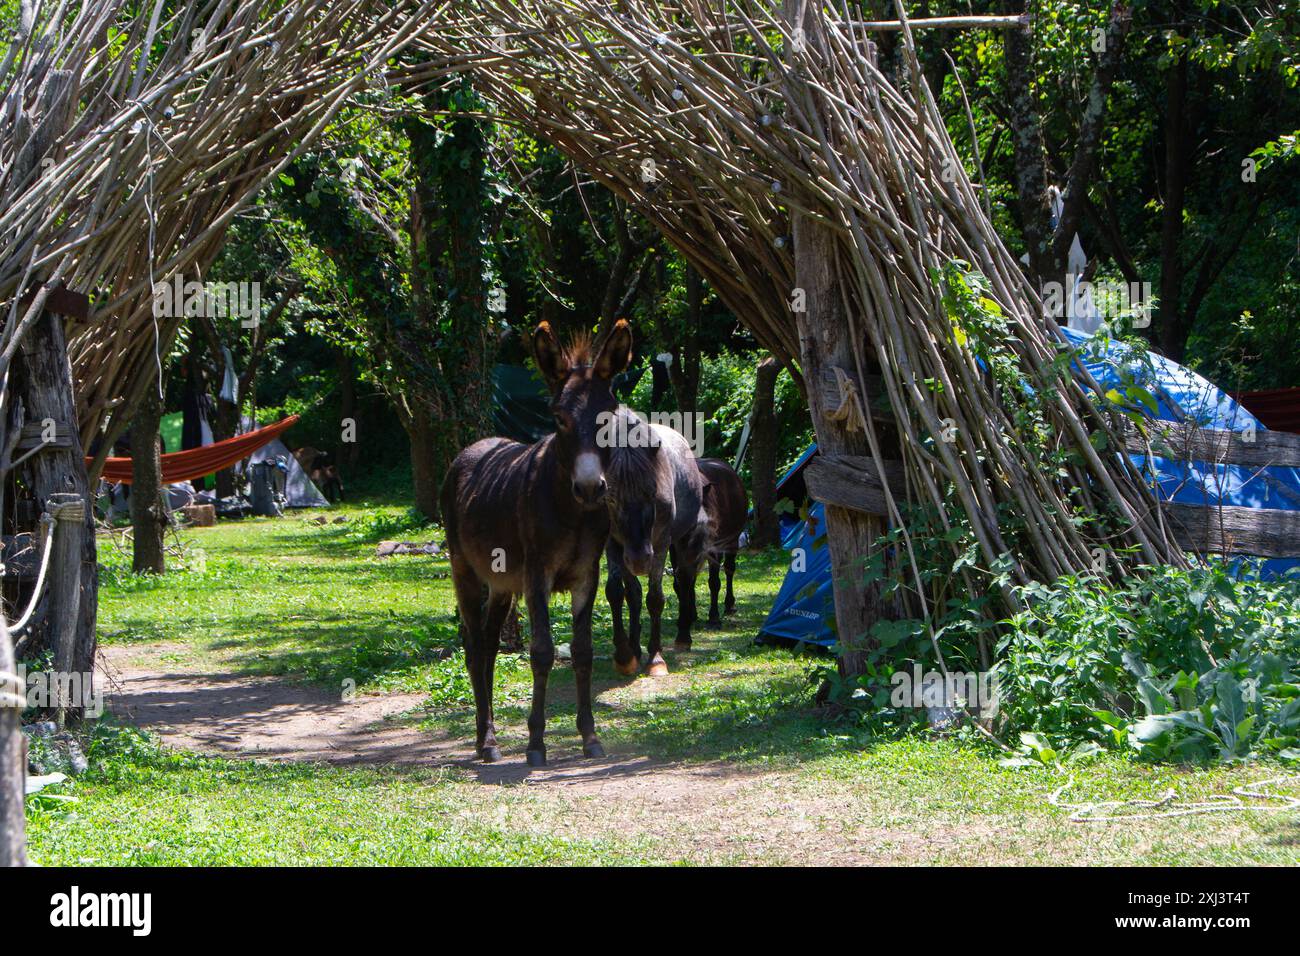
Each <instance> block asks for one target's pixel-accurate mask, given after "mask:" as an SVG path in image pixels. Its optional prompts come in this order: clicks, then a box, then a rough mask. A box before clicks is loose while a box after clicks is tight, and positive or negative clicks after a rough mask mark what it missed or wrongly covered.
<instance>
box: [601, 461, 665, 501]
mask: <svg viewBox="0 0 1300 956" xmlns="http://www.w3.org/2000/svg"><path fill="white" fill-rule="evenodd" d="M659 461H660V456H659V455H657V454H655V451H654V449H651V448H640V447H636V446H621V447H617V448H614V449H613V450H612V451H611V453H610V456H609V467H608V468H607V469H606V474H607V475H608V476H609V486H608V488H607V489H606V491H605V495H606V497H607V498H608V500H609V506H610V509H611V512H614V513H617V512H618V511H620V510H622V508H623V507H624V505H625V504H627V503H631V502H636V503H638V504H644V503H645V502H647V501H654V500H655V495H656V494H657V492H658V490H659Z"/></svg>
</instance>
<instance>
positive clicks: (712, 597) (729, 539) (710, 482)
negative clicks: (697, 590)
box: [695, 458, 749, 627]
mask: <svg viewBox="0 0 1300 956" xmlns="http://www.w3.org/2000/svg"><path fill="white" fill-rule="evenodd" d="M695 464H696V466H698V467H699V469H700V474H701V475H702V476H703V478H704V510H705V511H707V512H708V515H709V627H720V626H721V625H722V618H721V617H719V616H718V590H719V589H720V587H721V586H722V582H721V580H720V578H719V575H718V566H719V565H720V564H722V565H724V566H725V567H726V570H727V600H726V605H725V608H724V613H726V614H731V613H733V612H734V611H735V610H736V594H735V592H734V591H733V590H732V579H733V578H734V577H735V576H736V552H737V551H739V550H740V533H741V532H742V531H743V530H745V518H746V516H747V515H748V513H749V499H748V498H747V497H746V496H745V485H744V483H742V482H741V480H740V475H738V474H736V471H735V469H734V468H732V467H731V466H730V465H728V464H727V463H726V462H725V461H723V460H722V459H721V458H699V459H696V462H695Z"/></svg>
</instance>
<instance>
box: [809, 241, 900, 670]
mask: <svg viewBox="0 0 1300 956" xmlns="http://www.w3.org/2000/svg"><path fill="white" fill-rule="evenodd" d="M834 242H835V237H834V234H833V233H832V232H831V231H830V230H829V229H828V228H827V227H825V226H822V225H819V224H818V223H816V222H815V221H813V220H810V219H808V218H807V217H805V216H802V215H797V216H796V217H795V220H794V260H795V284H796V287H797V289H798V290H800V292H801V293H802V295H799V294H798V293H795V295H794V298H795V299H802V304H803V305H804V306H805V309H804V310H803V311H797V310H796V312H795V322H796V325H797V327H798V330H799V353H800V354H799V361H800V364H801V365H802V367H803V374H804V381H805V382H808V383H809V387H808V390H807V391H808V408H809V411H811V412H812V420H813V428H814V430H815V431H816V433H817V448H818V451H819V453H820V454H822V455H831V456H837V455H858V456H861V455H868V454H870V449H869V448H868V446H867V440H866V435H865V433H864V432H862V431H861V430H860V429H861V426H860V425H859V424H858V423H856V422H855V421H853V419H852V418H848V419H837V418H835V417H833V416H834V414H835V412H836V409H835V408H834V407H831V406H830V405H829V404H828V403H827V396H826V393H825V392H824V390H822V389H821V388H818V387H817V386H816V384H815V383H818V382H820V381H821V380H822V377H823V371H829V372H831V373H832V374H834V372H833V368H834V367H839V368H841V369H844V370H846V371H847V370H849V369H852V368H853V367H854V359H853V345H854V343H853V342H852V341H851V340H850V337H849V332H848V328H849V326H848V316H847V315H846V314H845V311H844V299H843V297H842V296H841V294H840V288H839V285H838V283H837V281H836V278H835V275H834V273H833V266H832V264H833V263H834V262H835V261H836V255H835V249H834ZM850 377H851V378H853V379H856V375H851V376H850ZM855 428H856V429H857V430H854V429H855ZM825 508H826V541H827V545H828V546H829V547H830V551H831V583H832V586H833V589H834V594H835V622H836V630H837V635H838V637H839V642H840V667H841V670H842V671H843V672H844V673H845V674H846V675H852V674H859V673H862V672H863V670H864V669H865V666H866V663H867V651H868V650H869V649H870V648H871V646H872V645H871V643H870V640H869V637H868V635H869V633H870V631H871V628H872V627H873V626H874V625H875V624H876V622H877V621H879V620H881V619H882V604H881V600H880V588H879V586H878V585H874V586H871V587H866V586H864V583H863V574H864V569H865V564H866V559H867V557H868V556H869V555H870V553H871V551H872V545H873V542H874V541H875V539H876V538H878V537H879V536H880V535H882V534H884V533H885V532H886V531H887V530H888V524H887V522H886V521H885V519H884V518H883V517H881V516H879V515H872V514H864V513H862V512H860V511H853V510H850V509H848V508H842V507H840V506H838V505H833V504H827V505H826V506H825Z"/></svg>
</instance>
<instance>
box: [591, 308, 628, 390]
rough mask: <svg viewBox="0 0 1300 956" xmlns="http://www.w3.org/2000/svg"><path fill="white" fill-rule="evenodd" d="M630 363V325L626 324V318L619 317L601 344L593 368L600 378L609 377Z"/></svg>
mask: <svg viewBox="0 0 1300 956" xmlns="http://www.w3.org/2000/svg"><path fill="white" fill-rule="evenodd" d="M631 363H632V327H631V326H630V325H628V324H627V319H619V320H618V321H617V322H615V323H614V328H613V330H612V331H611V332H610V333H609V338H607V339H605V344H604V345H603V346H601V349H600V354H599V355H597V356H596V364H595V366H594V368H595V371H596V374H597V375H599V376H600V377H601V378H603V379H611V378H613V377H614V376H615V375H617V374H618V373H619V372H621V371H623V370H624V369H625V368H627V367H628V365H630V364H631Z"/></svg>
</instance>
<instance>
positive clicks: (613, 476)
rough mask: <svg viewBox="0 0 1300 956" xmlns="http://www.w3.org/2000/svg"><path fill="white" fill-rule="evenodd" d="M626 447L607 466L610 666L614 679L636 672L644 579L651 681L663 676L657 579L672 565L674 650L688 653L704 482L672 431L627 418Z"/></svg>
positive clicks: (702, 537)
mask: <svg viewBox="0 0 1300 956" xmlns="http://www.w3.org/2000/svg"><path fill="white" fill-rule="evenodd" d="M621 414H623V415H626V416H628V417H629V418H630V420H631V424H630V425H629V426H628V427H627V428H626V431H627V435H628V441H627V442H626V444H625V445H622V446H620V447H617V448H615V449H614V453H613V456H612V457H611V458H610V466H609V496H608V502H609V511H610V538H609V544H608V545H607V546H606V549H605V559H606V562H607V563H608V578H607V579H606V582H605V597H606V598H608V599H609V606H610V610H611V611H612V612H613V618H614V666H615V668H616V669H617V670H618V672H619V673H620V674H625V675H630V674H635V673H636V672H637V670H638V669H639V668H640V665H641V582H640V580H639V576H640V575H643V574H644V575H646V576H647V577H648V579H649V589H648V591H647V593H646V608H647V609H648V610H649V611H650V646H649V648H648V651H649V654H650V662H649V665H648V668H647V672H648V673H649V674H650V675H651V676H656V677H657V676H661V675H663V674H667V673H668V665H667V664H666V663H665V662H664V659H663V654H662V635H661V627H662V623H661V622H662V618H663V609H664V591H663V575H664V565H665V562H666V561H667V560H668V558H669V556H670V555H671V557H672V562H673V590H674V591H676V592H677V639H676V641H675V642H674V644H673V646H674V648H675V649H677V650H679V651H683V650H689V649H690V646H691V625H692V623H693V622H694V621H695V578H696V575H698V574H699V570H700V565H701V563H702V562H703V560H704V555H705V552H706V549H707V547H708V541H709V525H708V515H707V514H706V513H705V511H704V482H703V479H702V478H701V477H700V472H699V469H698V468H696V467H695V462H694V458H693V455H692V452H691V446H690V444H689V443H688V442H687V441H686V439H685V438H683V437H682V436H681V435H679V434H678V433H677V432H675V431H673V430H672V429H671V428H666V427H664V426H662V425H650V424H647V423H646V422H644V421H643V420H641V419H639V418H636V417H635V416H634V415H633V414H632V413H631V412H628V411H626V410H623V411H622V412H621ZM625 597H626V599H627V605H628V629H627V630H626V631H625V630H624V629H623V600H624V598H625Z"/></svg>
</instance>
